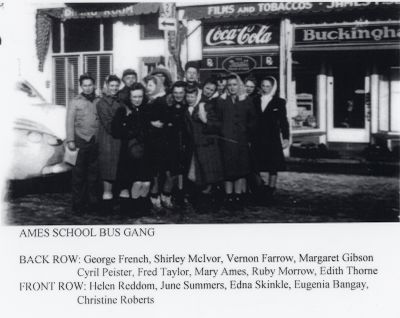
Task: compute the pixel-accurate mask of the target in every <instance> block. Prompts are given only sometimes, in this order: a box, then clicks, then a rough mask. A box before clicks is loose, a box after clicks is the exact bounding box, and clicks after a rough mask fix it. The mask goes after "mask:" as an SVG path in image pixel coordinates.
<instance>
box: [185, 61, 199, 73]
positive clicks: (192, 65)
mask: <svg viewBox="0 0 400 318" xmlns="http://www.w3.org/2000/svg"><path fill="white" fill-rule="evenodd" d="M189 68H194V69H196V71H199V69H200V61H189V62H187V63H186V65H185V72H186V71H187V70H188V69H189Z"/></svg>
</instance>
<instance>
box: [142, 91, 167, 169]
mask: <svg viewBox="0 0 400 318" xmlns="http://www.w3.org/2000/svg"><path fill="white" fill-rule="evenodd" d="M167 107H168V106H167V101H166V96H160V97H157V98H155V99H153V100H149V101H148V103H147V104H146V105H144V107H143V110H144V115H145V118H146V121H147V127H148V129H147V136H146V141H145V143H146V145H147V147H146V149H147V154H148V159H149V164H150V166H151V169H152V173H153V176H157V175H159V174H160V173H164V172H165V171H167V165H166V160H165V154H166V153H167V151H168V147H167V136H166V121H167ZM152 121H160V122H162V123H163V124H164V126H163V127H162V128H157V127H154V126H153V125H151V122H152Z"/></svg>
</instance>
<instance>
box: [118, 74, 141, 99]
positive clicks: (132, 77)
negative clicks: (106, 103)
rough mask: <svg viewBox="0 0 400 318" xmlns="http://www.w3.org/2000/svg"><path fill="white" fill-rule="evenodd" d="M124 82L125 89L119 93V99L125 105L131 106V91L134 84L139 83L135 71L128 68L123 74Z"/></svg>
mask: <svg viewBox="0 0 400 318" xmlns="http://www.w3.org/2000/svg"><path fill="white" fill-rule="evenodd" d="M122 82H123V83H124V87H123V88H122V89H121V90H120V91H119V92H118V98H119V100H120V101H121V102H123V103H124V104H125V105H128V104H129V98H130V95H129V91H130V89H131V87H132V85H133V84H135V83H136V82H137V73H136V72H135V70H133V69H131V68H128V69H126V70H125V71H124V72H123V73H122Z"/></svg>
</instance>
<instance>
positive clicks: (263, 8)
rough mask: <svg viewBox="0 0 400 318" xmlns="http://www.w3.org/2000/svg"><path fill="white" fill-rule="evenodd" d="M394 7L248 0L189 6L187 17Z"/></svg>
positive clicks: (391, 4) (396, 7)
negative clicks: (247, 0) (250, 0)
mask: <svg viewBox="0 0 400 318" xmlns="http://www.w3.org/2000/svg"><path fill="white" fill-rule="evenodd" d="M378 7H379V8H387V9H388V10H391V9H394V10H397V12H399V9H400V4H399V3H395V2H347V3H346V2H247V3H232V4H229V3H228V4H215V5H199V6H187V7H184V8H185V18H186V19H188V20H202V19H215V18H239V17H246V16H249V17H251V16H283V15H298V14H307V13H323V12H344V11H352V10H364V9H372V10H373V9H374V8H378Z"/></svg>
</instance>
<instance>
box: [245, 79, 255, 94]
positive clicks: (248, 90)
mask: <svg viewBox="0 0 400 318" xmlns="http://www.w3.org/2000/svg"><path fill="white" fill-rule="evenodd" d="M255 89H256V84H254V82H253V81H247V82H246V93H247V94H248V95H250V94H253V92H254V90H255Z"/></svg>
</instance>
